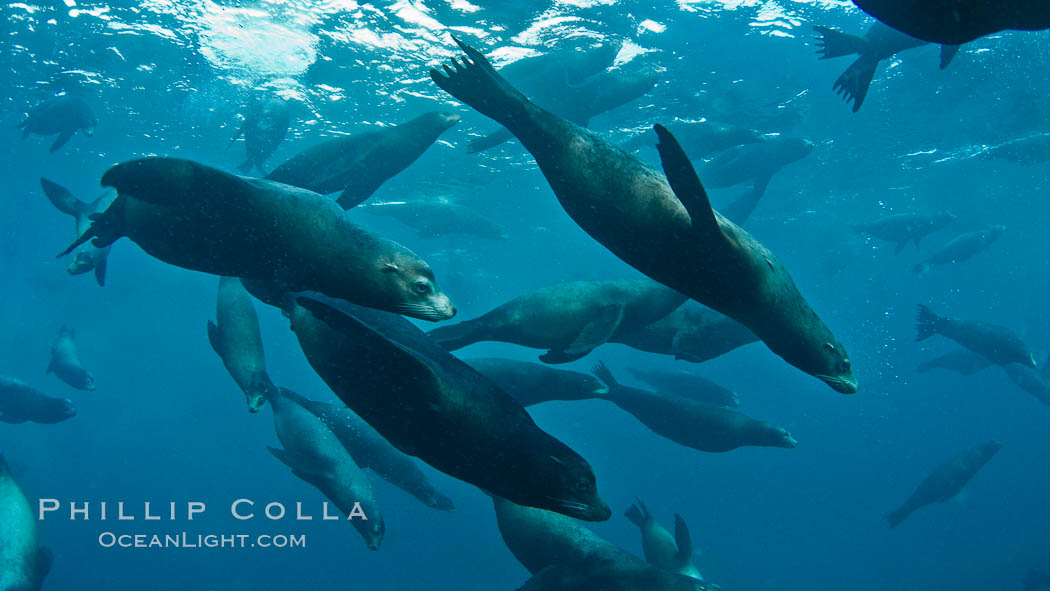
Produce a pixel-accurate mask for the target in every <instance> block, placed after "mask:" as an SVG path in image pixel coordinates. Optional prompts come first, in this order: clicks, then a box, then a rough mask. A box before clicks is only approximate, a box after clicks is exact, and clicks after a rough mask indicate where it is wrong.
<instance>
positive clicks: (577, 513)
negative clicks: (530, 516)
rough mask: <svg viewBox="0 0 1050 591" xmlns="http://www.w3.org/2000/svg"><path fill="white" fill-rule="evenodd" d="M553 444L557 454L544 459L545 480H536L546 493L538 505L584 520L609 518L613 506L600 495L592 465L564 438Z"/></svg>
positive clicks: (554, 452) (554, 441)
mask: <svg viewBox="0 0 1050 591" xmlns="http://www.w3.org/2000/svg"><path fill="white" fill-rule="evenodd" d="M553 443H555V444H556V445H555V446H554V447H555V449H553V450H550V451H552V452H553V453H551V454H550V455H549V456H547V458H546V461H544V462H543V467H544V469H545V470H544V471H545V474H543V480H542V483H541V482H536V483H535V485H536V486H542V487H544V488H545V490H544V492H545V493H546V494H545V497H544V498H543V500H542V501H541V502H540V503H539V504H538V505H539V506H542V507H543V508H545V509H548V510H551V511H557V512H559V513H562V514H564V515H568V516H570V517H575V518H577V519H582V520H584V521H605V520H606V519H609V517H611V516H612V509H609V506H608V505H606V504H605V501H603V500H602V498H601V497H600V496H599V495H598V485H597V483H596V482H595V478H594V472H593V471H592V470H591V466H590V464H588V463H587V460H585V459H583V458H581V457H580V456H579V455H577V454H576V452H574V451H572V450H571V449H569V448H568V446H566V445H565V444H563V443H561V442H560V441H557V440H553Z"/></svg>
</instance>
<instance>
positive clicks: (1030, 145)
mask: <svg viewBox="0 0 1050 591" xmlns="http://www.w3.org/2000/svg"><path fill="white" fill-rule="evenodd" d="M983 155H984V156H985V157H986V158H1002V159H1003V160H1009V161H1010V162H1016V163H1017V164H1039V163H1042V162H1046V161H1047V160H1050V133H1037V134H1035V135H1030V136H1027V137H1023V138H1018V139H1015V140H1010V141H1008V142H1004V143H1002V144H999V145H997V146H992V147H990V148H988V150H987V151H986V152H984V154H983Z"/></svg>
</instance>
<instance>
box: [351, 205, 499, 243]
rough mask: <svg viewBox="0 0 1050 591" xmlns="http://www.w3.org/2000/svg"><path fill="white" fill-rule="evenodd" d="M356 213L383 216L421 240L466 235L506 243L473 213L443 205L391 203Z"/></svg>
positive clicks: (492, 224) (496, 228)
mask: <svg viewBox="0 0 1050 591" xmlns="http://www.w3.org/2000/svg"><path fill="white" fill-rule="evenodd" d="M358 209H359V210H361V211H363V212H365V213H370V214H374V215H385V216H390V217H392V218H394V219H395V220H397V221H399V222H401V223H402V224H405V225H406V226H409V227H411V228H414V229H415V230H416V231H417V232H418V233H419V236H420V237H421V238H438V237H441V236H450V235H467V236H477V237H479V238H487V239H489V240H506V239H507V233H506V232H504V231H503V228H501V227H499V225H497V224H496V223H495V222H493V221H492V220H490V219H489V218H487V217H485V216H483V215H481V214H480V213H478V212H477V211H475V210H473V209H471V208H469V207H466V206H463V205H458V204H456V203H448V202H445V201H392V202H385V203H370V204H365V205H361V206H360V207H358Z"/></svg>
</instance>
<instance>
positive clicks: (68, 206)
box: [40, 177, 88, 218]
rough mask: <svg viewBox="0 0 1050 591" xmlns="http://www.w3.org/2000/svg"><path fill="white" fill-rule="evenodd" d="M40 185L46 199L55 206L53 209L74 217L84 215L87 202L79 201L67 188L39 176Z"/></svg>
mask: <svg viewBox="0 0 1050 591" xmlns="http://www.w3.org/2000/svg"><path fill="white" fill-rule="evenodd" d="M40 187H41V188H42V189H43V190H44V195H46V196H47V200H48V201H50V202H51V205H54V206H55V209H57V210H58V211H61V212H62V213H64V214H66V215H71V216H73V217H74V218H80V216H82V215H84V214H85V213H86V212H85V210H86V209H87V207H88V206H87V204H86V203H83V202H81V201H80V200H78V199H77V198H76V197H74V196H73V193H70V192H69V189H67V188H65V187H63V186H62V185H60V184H58V183H56V182H54V181H52V180H50V179H46V178H44V177H40Z"/></svg>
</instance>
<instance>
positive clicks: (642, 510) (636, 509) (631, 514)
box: [623, 497, 653, 527]
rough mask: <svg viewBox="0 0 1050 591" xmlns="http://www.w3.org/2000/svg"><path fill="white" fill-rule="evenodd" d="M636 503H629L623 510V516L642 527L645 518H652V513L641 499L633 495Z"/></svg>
mask: <svg viewBox="0 0 1050 591" xmlns="http://www.w3.org/2000/svg"><path fill="white" fill-rule="evenodd" d="M634 500H635V501H637V503H636V504H634V505H631V506H630V507H628V508H627V511H624V514H623V516H624V517H626V518H627V519H628V520H630V522H631V523H633V524H635V525H637V526H638V527H642V526H644V525H645V521H646V520H647V519H652V517H653V515H652V514H651V513H649V509H648V508H646V506H645V503H643V502H642V500H641V499H639V498H637V497H635V499H634Z"/></svg>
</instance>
